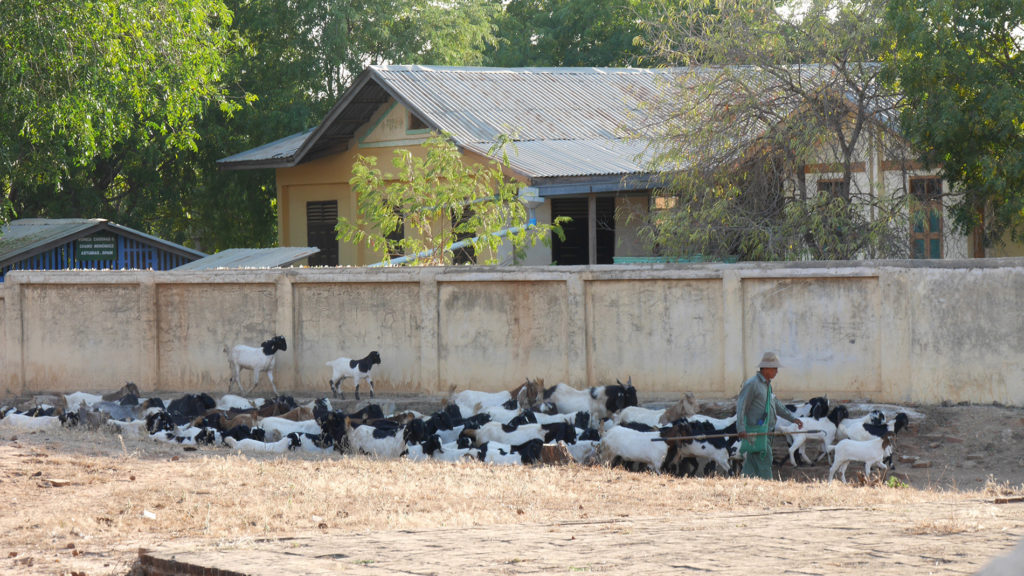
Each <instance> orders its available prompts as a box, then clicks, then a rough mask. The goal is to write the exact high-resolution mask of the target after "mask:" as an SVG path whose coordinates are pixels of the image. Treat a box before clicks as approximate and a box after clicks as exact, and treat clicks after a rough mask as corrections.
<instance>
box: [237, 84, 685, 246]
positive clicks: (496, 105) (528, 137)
mask: <svg viewBox="0 0 1024 576" xmlns="http://www.w3.org/2000/svg"><path fill="white" fill-rule="evenodd" d="M667 78H668V76H667V72H665V71H661V70H645V69H631V68H514V69H513V68H469V67H446V66H371V67H369V68H368V69H367V70H366V71H364V72H363V74H361V75H360V76H359V77H358V78H357V79H356V81H355V82H354V83H353V85H352V87H351V88H349V89H348V90H347V91H346V92H345V94H344V95H343V96H342V98H341V99H340V100H339V101H338V102H337V104H336V105H335V106H334V107H333V108H332V109H331V111H330V112H329V113H328V114H327V116H326V118H325V119H324V121H323V122H322V123H321V124H320V125H319V126H317V127H315V128H313V129H311V130H307V131H305V132H302V133H299V134H293V135H291V136H287V137H285V138H282V139H280V140H277V141H274V142H271V143H269V144H265V145H263V146H260V147H258V148H254V149H251V150H247V151H244V152H241V153H239V154H235V155H233V156H230V157H227V158H223V159H221V160H219V161H218V165H219V167H220V168H222V169H226V170H244V169H260V168H273V169H275V170H276V171H277V185H278V204H277V205H278V210H279V213H278V231H279V244H281V245H282V246H295V245H309V246H318V247H319V248H321V253H320V254H319V255H317V256H316V257H315V258H313V259H311V260H310V264H311V265H315V264H328V265H331V264H356V265H366V264H371V263H374V262H377V261H379V260H380V256H378V255H376V254H374V253H372V252H370V251H369V250H367V249H366V248H364V247H358V246H348V245H345V244H343V243H340V242H338V241H337V239H336V234H334V232H333V229H334V224H335V223H336V221H337V218H338V216H343V217H347V218H351V217H354V216H355V214H354V210H355V208H354V205H355V201H354V198H353V197H352V195H351V192H350V190H349V186H348V180H349V178H350V177H351V168H352V165H353V163H354V161H355V156H356V155H357V154H361V155H364V156H366V155H376V156H378V158H379V159H380V161H379V162H378V165H384V164H386V163H388V159H389V158H390V157H391V155H392V153H393V151H394V150H396V149H398V148H412V147H416V146H418V145H420V144H422V142H424V141H425V140H426V138H427V137H428V136H429V135H430V133H432V132H447V133H449V134H451V136H452V138H453V140H454V141H455V143H456V145H457V146H459V148H460V150H462V151H463V153H464V154H465V155H466V156H467V157H468V158H471V159H475V160H477V161H479V160H484V161H486V160H487V158H488V156H489V151H490V150H491V148H492V146H493V145H494V143H495V142H496V141H498V140H499V138H500V137H501V136H503V135H508V136H511V137H512V138H513V140H514V145H512V146H511V147H509V149H507V150H506V152H507V154H508V161H509V165H508V166H507V168H506V170H505V172H506V173H507V174H508V175H509V176H511V177H513V178H516V179H518V180H520V181H521V182H523V183H524V185H525V186H526V187H527V194H529V195H531V196H532V197H534V198H536V199H537V202H536V204H537V205H538V206H539V208H538V210H537V216H538V218H539V219H541V220H542V221H547V222H550V221H551V220H552V219H553V218H554V217H557V216H570V217H572V218H573V222H572V223H570V224H568V225H567V226H566V227H565V228H566V230H565V231H566V241H565V242H557V241H556V242H555V245H554V247H553V248H546V247H541V248H537V249H534V250H532V251H531V254H530V255H528V257H527V260H526V263H533V264H547V263H551V262H552V261H555V262H558V263H562V264H586V263H611V262H612V259H613V257H615V256H621V255H627V256H628V255H637V256H639V255H643V253H642V252H640V249H639V246H638V242H636V241H635V239H631V238H629V237H628V234H622V233H620V234H619V235H618V237H616V235H615V234H614V232H613V230H614V229H615V228H616V226H615V223H614V220H615V209H616V206H617V204H621V203H623V202H628V201H630V200H628V199H627V198H628V197H630V196H632V201H635V202H639V203H641V204H643V203H645V202H646V201H647V200H646V198H647V197H648V196H649V190H650V189H651V188H652V187H654V186H656V185H657V182H658V178H657V177H656V176H655V175H651V174H648V173H646V172H645V169H644V166H643V165H644V160H643V152H644V149H643V145H642V144H641V143H637V142H631V141H628V140H627V139H626V138H625V134H624V133H623V131H622V127H623V126H624V125H626V124H627V122H628V121H629V118H630V116H631V115H633V114H635V113H636V112H637V111H638V110H639V105H640V103H641V102H643V101H644V100H645V99H648V98H650V97H651V96H652V94H653V93H654V91H655V90H656V89H657V85H658V83H659V82H661V81H664V80H666V79H667ZM616 197H618V198H619V200H616ZM549 199H550V200H552V201H548V200H549ZM618 228H619V229H620V230H621V229H622V228H623V226H622V225H621V223H620V225H619V226H618ZM556 240H557V239H556Z"/></svg>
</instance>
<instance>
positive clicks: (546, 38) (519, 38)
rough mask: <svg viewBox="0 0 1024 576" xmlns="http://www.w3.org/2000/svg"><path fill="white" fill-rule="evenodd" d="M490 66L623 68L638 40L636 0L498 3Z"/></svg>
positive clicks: (639, 5)
mask: <svg viewBox="0 0 1024 576" xmlns="http://www.w3.org/2000/svg"><path fill="white" fill-rule="evenodd" d="M502 5H503V6H504V10H503V11H502V13H501V15H500V16H499V17H498V18H497V20H496V22H497V31H496V37H497V41H496V43H495V46H494V48H492V49H491V50H489V51H488V53H487V55H486V61H487V64H488V65H490V66H628V65H635V64H637V63H638V62H639V60H640V57H641V56H642V55H643V54H644V52H643V49H642V48H641V47H640V46H639V45H638V44H637V39H638V37H639V36H640V34H641V27H640V23H641V17H639V14H641V13H642V11H644V10H645V9H646V7H647V6H648V3H646V2H639V1H638V0H511V1H510V2H507V3H504V2H503V3H502Z"/></svg>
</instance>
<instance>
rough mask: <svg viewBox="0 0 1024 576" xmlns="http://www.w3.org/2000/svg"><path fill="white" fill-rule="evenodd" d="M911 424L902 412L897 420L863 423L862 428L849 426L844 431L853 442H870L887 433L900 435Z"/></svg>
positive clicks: (897, 416)
mask: <svg viewBox="0 0 1024 576" xmlns="http://www.w3.org/2000/svg"><path fill="white" fill-rule="evenodd" d="M909 423H910V419H909V418H908V417H907V414H906V412H900V413H899V414H897V415H896V418H894V419H892V420H889V421H883V422H882V423H873V422H870V421H869V422H863V423H862V424H861V425H860V426H847V427H845V429H844V430H843V432H844V433H845V434H846V437H847V438H850V439H852V440H870V439H872V438H879V437H882V436H885V435H886V434H887V433H890V432H891V433H893V434H899V433H900V430H903V429H904V428H906V427H907V425H908V424H909Z"/></svg>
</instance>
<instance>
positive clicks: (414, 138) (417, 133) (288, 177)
mask: <svg viewBox="0 0 1024 576" xmlns="http://www.w3.org/2000/svg"><path fill="white" fill-rule="evenodd" d="M408 126H409V113H408V110H407V109H406V108H405V107H403V106H402V105H401V104H398V103H397V102H394V101H392V102H389V103H387V104H384V105H382V106H381V107H380V109H379V110H377V112H376V113H375V114H374V116H373V117H372V118H371V119H370V120H369V121H368V122H367V123H366V124H365V125H364V126H363V127H362V128H360V129H359V130H358V131H357V132H356V134H355V136H354V137H353V139H352V140H351V142H350V147H349V149H347V150H344V151H341V152H339V153H337V154H331V155H328V156H325V157H323V158H319V159H317V160H313V161H310V162H305V163H302V164H300V165H298V166H295V167H292V168H279V169H278V170H277V205H278V243H279V244H280V245H281V246H307V245H309V243H308V239H307V236H306V232H307V231H306V203H307V202H315V201H325V200H337V201H338V215H339V216H340V217H344V218H349V219H352V218H354V217H355V216H356V214H357V201H358V198H356V196H355V194H354V193H353V192H352V188H351V185H350V184H349V180H350V179H351V177H352V168H353V166H355V163H356V161H357V159H358V157H359V156H375V157H376V158H377V168H378V169H380V170H381V172H382V173H383V174H384V175H385V177H387V175H388V173H389V171H392V170H393V168H392V164H391V161H392V158H394V154H395V151H396V150H409V151H410V152H412V153H413V154H414V155H417V156H422V155H423V154H424V153H425V150H424V148H423V147H422V143H423V142H424V141H426V139H427V137H428V136H429V133H428V132H426V131H423V130H409V128H408ZM463 161H464V162H466V163H467V164H481V163H486V162H490V160H488V159H487V158H485V157H483V156H480V155H478V154H475V153H472V152H467V153H465V154H464V155H463ZM506 172H507V171H506ZM508 175H509V176H510V177H516V175H513V174H511V173H508ZM338 248H339V249H338V259H339V262H338V263H339V264H340V265H343V266H345V265H356V266H365V265H367V264H373V263H376V262H379V261H380V260H381V255H379V254H376V253H374V252H373V251H371V250H370V249H368V248H366V247H365V246H359V247H357V246H353V245H348V244H345V243H343V242H339V247H338ZM549 259H550V254H549Z"/></svg>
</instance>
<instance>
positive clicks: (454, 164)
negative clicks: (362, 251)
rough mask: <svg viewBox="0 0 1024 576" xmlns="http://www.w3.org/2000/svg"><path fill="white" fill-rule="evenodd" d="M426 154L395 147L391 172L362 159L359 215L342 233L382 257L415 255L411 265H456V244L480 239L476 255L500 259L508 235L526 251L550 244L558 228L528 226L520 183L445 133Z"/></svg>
mask: <svg viewBox="0 0 1024 576" xmlns="http://www.w3.org/2000/svg"><path fill="white" fill-rule="evenodd" d="M423 150H424V154H423V156H422V157H420V156H417V155H414V154H413V153H411V152H410V151H408V150H396V151H395V155H394V158H393V159H392V164H393V166H394V173H393V174H385V173H383V172H381V170H380V169H378V168H376V164H377V158H376V157H373V156H369V157H365V156H360V157H359V159H358V160H357V162H356V164H355V166H354V167H353V170H352V180H351V184H352V190H353V192H354V193H355V194H356V196H357V198H358V201H357V202H358V209H359V219H358V221H356V222H350V221H348V220H346V219H344V218H341V219H340V220H339V223H338V227H337V230H338V238H339V239H341V240H344V241H345V242H351V243H356V244H365V245H367V246H369V247H370V248H371V249H372V250H374V251H377V252H378V253H381V254H382V255H383V262H385V263H386V262H388V261H390V259H391V255H400V254H408V255H416V256H417V257H416V258H415V259H414V260H413V262H412V264H417V265H451V264H452V263H453V261H454V253H453V251H452V244H454V243H456V242H458V241H459V240H461V239H466V238H475V240H474V241H473V242H472V247H473V251H474V254H475V255H476V256H477V257H478V258H480V257H483V258H484V263H486V264H495V263H497V253H498V248H499V246H500V245H501V244H502V242H503V238H502V237H499V236H498V235H497V234H496V233H497V232H499V231H502V230H508V232H507V234H506V235H505V236H504V239H507V240H508V241H510V242H511V243H512V246H513V249H514V250H515V251H516V252H517V253H518V254H521V253H522V250H523V249H524V248H525V247H526V246H528V245H535V244H536V243H537V242H538V241H546V240H547V238H548V237H549V234H550V233H551V232H552V231H555V233H557V234H559V235H561V228H560V227H559V226H558V224H559V222H556V223H555V225H554V226H548V225H531V226H527V222H528V216H529V214H528V212H527V209H526V206H524V204H523V203H522V202H521V201H520V199H519V189H520V187H521V186H522V185H521V184H520V183H519V182H517V181H514V180H510V179H507V178H505V177H504V175H503V174H502V171H501V166H500V165H497V164H494V163H486V164H468V163H466V162H464V161H463V158H462V155H461V154H460V153H459V151H458V148H456V146H455V144H454V143H453V142H452V141H451V140H450V139H449V138H448V137H446V136H443V135H434V136H432V137H431V138H429V139H428V140H427V141H426V142H425V143H424V145H423Z"/></svg>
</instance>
